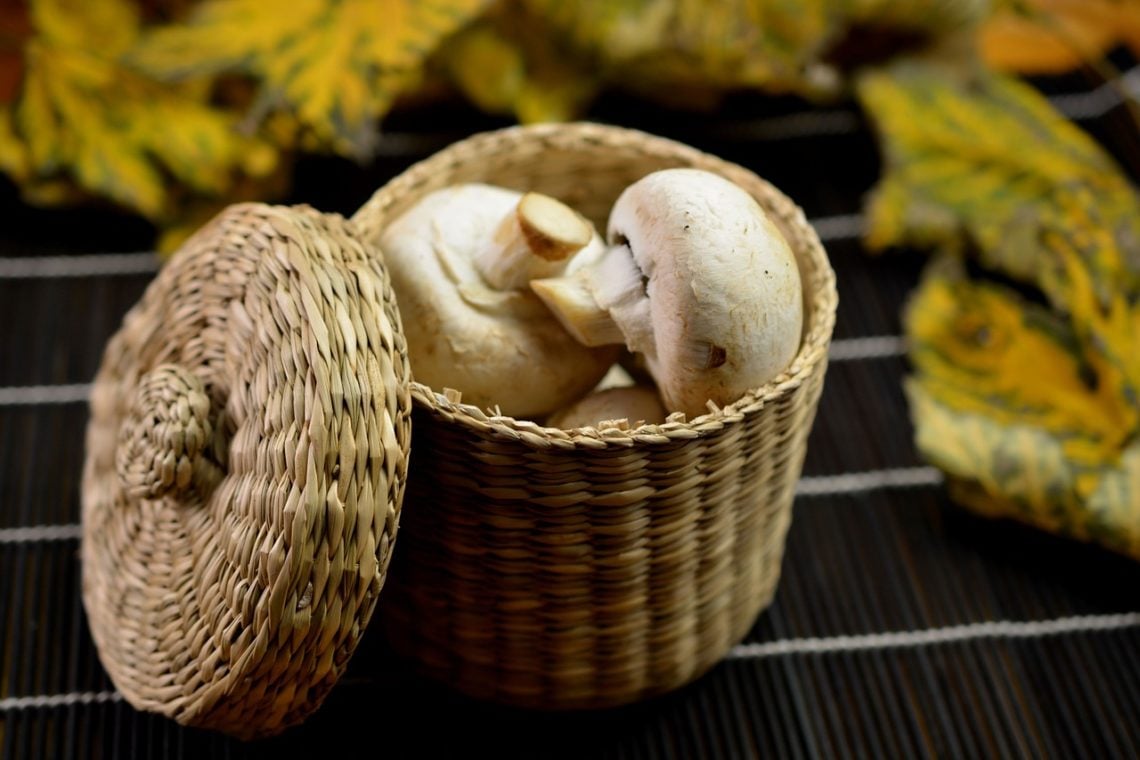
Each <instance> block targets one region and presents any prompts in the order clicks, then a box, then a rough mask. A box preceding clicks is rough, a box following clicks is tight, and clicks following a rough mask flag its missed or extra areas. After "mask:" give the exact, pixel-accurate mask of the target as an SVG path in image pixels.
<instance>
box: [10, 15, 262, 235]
mask: <svg viewBox="0 0 1140 760" xmlns="http://www.w3.org/2000/svg"><path fill="white" fill-rule="evenodd" d="M31 19H32V25H33V29H34V31H35V36H34V37H33V38H32V39H30V40H29V41H28V42H27V44H26V46H25V50H24V65H25V74H24V80H23V83H22V88H21V91H20V96H19V99H18V100H17V101H16V102H15V103H14V105H13V106H12V111H11V120H10V122H9V124H10V127H11V128H10V129H8V130H7V131H5V129H4V127H2V126H0V153H3V154H4V155H5V156H8V155H12V156H18V155H19V152H18V151H19V150H20V149H19V148H16V147H15V144H19V145H20V146H22V151H23V154H24V156H25V159H24V163H23V167H24V168H25V170H26V174H31V173H35V174H36V175H37V181H39V182H42V181H44V180H50V179H52V178H57V177H72V178H74V180H75V181H76V182H78V184H80V185H81V186H82V187H84V188H85V189H87V190H88V191H91V192H95V193H98V194H100V195H103V196H106V197H108V198H111V199H112V200H114V201H116V202H118V203H121V204H123V205H125V206H128V207H130V208H133V209H136V210H138V211H140V212H142V213H143V214H145V215H147V216H149V217H151V218H165V217H167V216H169V215H170V214H171V213H172V212H173V211H174V209H173V208H172V205H171V195H170V189H169V188H170V185H171V184H172V183H171V182H170V179H171V178H173V179H174V180H177V182H179V183H182V184H183V185H184V186H186V187H188V188H191V189H192V190H193V191H196V192H198V193H203V194H213V195H217V194H222V193H224V192H225V191H226V190H227V189H228V188H229V187H230V185H231V184H232V182H233V181H234V179H235V177H236V176H237V175H240V174H252V175H258V174H264V173H267V172H268V171H270V170H272V168H273V167H274V165H275V162H276V158H275V152H274V150H273V149H272V148H270V147H269V146H268V145H265V144H263V143H260V142H257V141H255V140H251V139H249V138H246V137H243V136H242V135H240V134H239V133H238V131H237V129H236V126H237V125H236V119H235V118H234V117H233V116H232V115H229V114H227V113H225V112H223V111H219V110H216V109H214V108H211V107H210V106H209V105H208V104H207V103H206V102H205V91H204V89H203V88H202V87H200V86H196V85H195V84H193V83H187V84H185V85H182V86H179V87H171V86H168V85H163V84H159V83H157V82H153V81H150V80H148V79H146V78H145V77H142V76H140V75H138V74H137V73H135V72H133V71H131V70H130V69H127V68H126V67H124V66H122V65H121V64H120V63H119V62H118V58H119V56H121V55H122V54H123V53H124V52H125V51H126V50H127V49H128V48H129V47H130V46H131V45H132V44H133V42H134V40H135V39H136V37H137V34H138V30H139V20H138V16H137V10H136V8H135V6H134V5H132V4H131V3H128V2H125V1H124V0H98V1H97V2H79V1H78V0H71V1H69V0H34V2H33V3H32V5H31ZM9 163H11V160H6V161H5V166H6V168H10V167H8V164H9ZM15 168H17V169H18V168H20V167H19V166H18V165H17V166H16V167H15Z"/></svg>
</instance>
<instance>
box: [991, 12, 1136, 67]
mask: <svg viewBox="0 0 1140 760" xmlns="http://www.w3.org/2000/svg"><path fill="white" fill-rule="evenodd" d="M1122 44H1125V45H1128V46H1129V47H1131V49H1132V51H1133V53H1134V54H1135V55H1140V4H1138V3H1136V2H1135V0H1004V2H998V3H996V4H995V8H994V12H993V14H992V15H991V16H990V18H989V19H987V21H986V23H985V24H984V25H983V26H982V28H981V30H980V32H979V36H978V45H979V49H980V50H981V54H982V58H983V59H984V60H985V61H986V63H987V64H989V65H990V67H991V68H993V69H996V70H1000V71H1016V72H1020V73H1023V74H1059V73H1062V72H1065V71H1069V70H1071V69H1075V68H1078V67H1079V66H1082V65H1085V64H1087V63H1089V62H1095V61H1097V60H1099V59H1100V58H1101V57H1103V56H1104V55H1105V54H1106V53H1108V52H1110V51H1111V50H1112V49H1113V48H1114V47H1116V46H1117V45H1122Z"/></svg>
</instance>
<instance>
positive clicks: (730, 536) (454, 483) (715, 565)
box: [353, 124, 837, 709]
mask: <svg viewBox="0 0 1140 760" xmlns="http://www.w3.org/2000/svg"><path fill="white" fill-rule="evenodd" d="M670 167H695V168H699V169H705V170H708V171H711V172H715V173H717V174H720V175H722V176H724V177H726V178H727V179H729V180H731V181H733V182H735V183H736V184H738V185H740V186H741V187H743V188H744V189H745V190H747V191H748V192H749V193H750V194H751V195H752V196H753V197H754V198H755V199H756V200H757V201H758V202H759V203H760V205H761V206H762V207H763V208H764V209H765V210H766V211H767V212H768V214H769V215H770V216H771V217H772V219H773V221H775V223H776V224H777V225H778V226H779V228H780V229H781V231H782V232H783V233H784V235H785V236H786V237H787V239H788V242H789V243H790V244H791V247H792V249H793V250H794V252H795V254H796V258H797V261H798V264H799V268H800V273H801V277H802V281H803V286H804V307H805V319H804V335H803V342H802V344H801V346H800V350H799V353H798V354H797V355H796V357H795V359H794V361H793V363H792V364H791V365H790V366H789V367H788V368H787V370H786V371H785V372H784V373H783V374H781V375H780V376H779V377H777V378H776V379H775V380H773V381H772V382H771V383H769V384H767V385H765V386H763V387H761V388H758V389H755V390H754V391H751V392H749V393H748V394H746V395H745V396H744V397H743V398H741V399H739V400H738V401H737V402H735V403H733V404H731V405H729V406H726V407H724V408H723V409H719V410H717V411H715V412H713V413H710V414H707V415H704V416H701V417H699V418H697V419H693V420H689V421H685V422H677V421H674V422H668V423H666V424H663V425H647V426H643V427H640V428H637V429H621V428H616V427H613V428H607V429H604V430H601V431H599V430H595V429H593V428H588V429H582V430H578V431H562V430H555V429H549V428H544V427H541V426H539V425H537V424H535V423H533V422H529V421H523V420H515V419H513V418H509V417H501V416H492V415H489V414H487V413H486V412H485V411H480V410H479V409H476V408H474V407H472V406H469V405H464V404H462V403H454V402H453V401H452V400H450V399H451V398H453V397H454V396H453V395H452V394H449V395H444V394H443V393H440V392H437V391H438V390H442V389H436V390H433V389H431V388H428V387H426V386H424V385H420V384H415V383H413V385H412V398H413V402H414V408H413V425H412V429H413V435H412V454H411V461H410V465H409V480H408V486H407V492H406V497H405V505H406V508H405V509H404V510H403V516H402V524H401V527H400V531H399V533H400V538H399V546H398V549H397V550H396V552H395V557H394V559H393V563H392V568H391V572H390V574H389V577H388V581H387V586H386V588H385V590H384V593H383V594H382V597H381V600H380V605H379V607H378V613H379V617H380V619H381V623H380V624H381V625H383V626H384V628H385V629H386V631H387V634H388V637H389V639H390V640H391V642H392V644H393V646H394V647H395V648H396V649H397V651H399V652H401V653H403V654H405V655H408V656H410V657H412V658H414V659H415V660H416V661H417V662H418V664H419V666H420V667H421V668H422V670H423V671H424V672H426V673H427V674H428V675H430V676H432V677H434V678H438V679H440V680H443V681H445V682H447V683H449V684H451V685H453V686H454V687H455V688H457V689H459V690H461V691H463V692H465V693H467V694H469V695H471V696H474V697H477V698H482V699H490V700H495V701H498V702H503V703H508V704H512V705H517V706H523V707H530V708H541V709H593V708H602V707H609V706H615V705H620V704H624V703H628V702H632V701H635V700H640V699H643V698H647V697H650V696H653V695H658V694H662V693H664V692H667V691H670V690H673V689H676V688H678V687H680V686H682V685H684V684H686V683H688V682H690V681H692V680H693V679H695V678H697V677H698V676H700V675H701V674H703V673H704V672H705V671H707V670H708V669H709V668H710V667H712V666H713V665H715V664H716V663H717V662H718V661H719V660H720V659H721V658H722V657H724V656H725V654H726V653H727V652H728V651H729V649H730V648H731V647H732V646H733V645H734V644H735V643H737V642H739V641H740V640H741V639H742V638H743V637H744V635H745V634H746V633H747V632H748V630H749V628H750V627H751V626H752V625H753V623H754V621H755V619H756V617H757V615H758V614H759V613H760V611H761V610H763V609H764V608H765V607H766V606H767V605H768V604H769V603H770V602H771V600H772V597H773V594H774V593H775V590H776V585H777V582H778V580H779V576H780V564H781V559H782V557H783V551H784V540H785V536H786V533H787V530H788V525H789V522H790V520H791V510H792V501H793V498H794V493H795V486H796V482H797V480H798V479H799V476H800V471H801V467H802V465H803V460H804V454H805V450H806V445H807V438H808V433H809V431H810V429H811V426H812V421H813V418H814V416H815V411H816V407H817V405H818V402H819V396H820V392H821V391H822V387H823V379H824V374H825V372H826V368H827V351H828V345H829V342H830V339H831V333H832V328H833V325H834V322H835V309H836V303H837V295H836V288H835V275H834V272H833V271H832V269H831V267H830V265H829V263H828V260H827V255H826V253H825V252H824V250H823V247H822V246H821V244H820V242H819V238H818V236H817V235H816V234H815V232H814V231H813V230H812V228H811V227H810V226H809V225H808V224H807V222H806V220H805V219H804V216H803V213H802V211H801V210H800V209H799V208H798V207H797V206H796V205H795V204H794V203H792V202H791V201H790V200H789V199H788V198H787V197H785V196H784V195H783V194H781V193H780V192H779V191H777V190H776V189H775V188H773V187H772V186H771V185H770V184H768V183H767V182H765V181H764V180H762V179H760V178H759V177H757V176H756V175H755V174H753V173H752V172H750V171H748V170H746V169H744V168H742V167H740V166H737V165H734V164H731V163H728V162H725V161H722V160H720V159H718V158H715V157H713V156H710V155H708V154H706V153H702V152H700V151H697V150H695V149H693V148H690V147H688V146H685V145H682V144H679V143H676V142H673V141H670V140H665V139H662V138H657V137H653V136H650V135H647V134H644V133H641V132H636V131H631V130H627V129H619V128H613V127H606V126H601V125H595V124H570V125H543V126H534V127H518V128H511V129H506V130H502V131H498V132H492V133H486V134H481V135H477V136H475V137H472V138H470V139H467V140H465V141H462V142H459V143H457V144H455V145H453V146H451V147H449V148H447V149H445V150H444V151H442V152H440V153H438V154H436V155H434V156H432V157H431V158H429V159H427V160H425V161H423V162H421V163H419V164H416V165H415V166H412V167H411V168H410V169H408V170H407V171H406V172H404V173H403V174H401V175H400V176H399V177H397V178H395V179H394V180H393V181H392V182H390V183H389V184H387V185H385V186H384V187H383V188H381V189H380V190H379V191H378V192H377V193H376V194H375V196H373V198H372V199H371V200H370V201H369V202H368V203H367V204H366V205H365V206H364V207H363V208H361V210H360V211H359V212H358V213H357V214H356V216H355V217H354V219H353V221H354V223H355V224H356V225H357V228H358V230H360V231H361V232H362V234H364V235H365V236H366V237H367V239H368V240H369V241H370V242H373V243H376V242H378V241H379V238H380V234H381V232H382V231H383V229H384V227H385V226H386V225H387V224H388V223H389V222H391V221H392V220H394V219H395V218H396V217H397V216H399V215H400V214H401V213H402V212H403V211H404V210H406V209H407V208H408V207H409V206H411V205H412V204H413V203H415V202H416V201H418V200H419V199H420V198H422V197H423V196H424V195H426V194H427V193H429V192H432V191H434V190H437V189H439V188H442V187H445V186H447V185H451V184H456V183H461V182H487V183H491V184H496V185H501V186H505V187H510V188H515V189H518V190H536V191H539V192H543V193H546V194H548V195H552V196H554V197H557V198H559V199H561V200H563V201H564V202H566V203H568V204H569V205H571V206H573V207H575V208H576V209H578V210H579V211H581V212H582V213H583V214H585V215H586V216H587V217H589V218H590V219H591V220H592V221H593V222H594V224H595V225H597V226H598V228H599V229H603V230H604V229H605V222H606V216H607V215H608V213H609V209H610V207H611V206H612V205H613V203H614V201H615V200H616V199H617V197H618V195H619V194H620V193H621V191H622V190H623V189H624V188H625V187H626V186H628V185H629V184H631V183H633V182H635V181H636V180H638V179H640V178H641V177H643V176H645V175H646V174H648V173H650V172H653V171H656V170H659V169H666V168H670ZM413 372H414V368H413Z"/></svg>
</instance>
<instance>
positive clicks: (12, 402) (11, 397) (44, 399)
mask: <svg viewBox="0 0 1140 760" xmlns="http://www.w3.org/2000/svg"><path fill="white" fill-rule="evenodd" d="M90 393H91V386H90V384H88V383H73V384H69V385H13V386H8V387H0V406H36V405H40V404H74V403H78V402H81V401H82V402H86V401H87V397H88V395H89V394H90Z"/></svg>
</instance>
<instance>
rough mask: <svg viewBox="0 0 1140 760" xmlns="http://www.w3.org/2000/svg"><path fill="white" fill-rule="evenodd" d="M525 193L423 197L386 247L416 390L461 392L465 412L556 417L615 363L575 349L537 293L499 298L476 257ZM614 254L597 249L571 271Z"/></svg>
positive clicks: (453, 191)
mask: <svg viewBox="0 0 1140 760" xmlns="http://www.w3.org/2000/svg"><path fill="white" fill-rule="evenodd" d="M522 197H523V196H522V193H519V192H516V191H513V190H507V189H504V188H499V187H493V186H490V185H482V184H476V183H471V184H464V185H456V186H453V187H448V188H444V189H442V190H438V191H436V192H433V193H430V194H429V195H426V196H424V197H423V198H422V199H421V200H420V201H419V202H418V203H417V204H416V205H415V206H414V207H412V208H411V209H409V210H408V211H407V212H405V213H404V214H403V215H401V216H400V217H399V218H398V219H396V220H395V221H393V222H392V224H390V225H389V226H388V227H387V229H386V230H385V231H384V234H383V235H382V236H381V239H380V248H381V250H382V251H383V254H384V258H385V262H386V263H387V266H388V272H389V274H390V275H391V278H392V286H393V288H394V290H395V291H396V298H397V301H398V304H399V308H400V314H401V317H402V319H403V323H404V332H405V335H406V337H407V342H408V355H409V359H410V360H411V366H412V373H413V375H414V377H415V379H416V381H417V382H420V383H423V384H425V385H428V386H430V387H431V388H433V389H435V390H443V389H444V388H453V389H455V390H458V391H461V392H462V394H463V401H464V403H468V404H473V405H475V406H478V407H481V408H487V407H490V406H495V405H497V406H498V407H499V409H500V410H501V411H502V413H503V414H507V415H510V416H513V417H535V416H539V415H544V414H548V413H549V412H551V411H553V410H555V409H558V408H560V407H562V406H565V405H566V404H569V403H570V402H572V401H573V400H574V399H576V398H579V397H580V396H582V395H583V394H584V393H586V392H588V391H589V390H590V389H591V388H592V387H594V385H595V384H596V383H597V382H598V379H599V378H601V377H602V376H603V375H604V374H605V373H606V370H607V369H608V368H609V366H610V365H611V364H612V363H613V360H614V358H615V356H616V351H617V349H616V348H615V347H604V348H600V349H599V348H587V347H585V346H582V345H581V344H579V343H578V342H576V341H575V340H574V339H573V338H572V337H571V336H570V335H569V334H568V333H567V332H566V330H565V329H564V328H563V327H562V326H561V324H560V323H559V322H558V320H557V319H556V318H555V317H554V315H553V314H551V313H550V311H549V310H548V309H547V308H546V307H545V306H544V305H543V303H542V302H541V301H540V300H539V298H538V297H537V296H536V295H535V294H534V293H532V292H531V291H530V290H529V289H524V290H495V289H493V288H491V287H490V286H489V285H488V284H487V282H486V281H485V280H484V278H483V276H482V275H481V274H480V273H479V271H478V269H477V268H476V265H475V256H476V254H477V253H478V252H479V250H480V249H481V248H482V247H483V246H485V245H486V244H487V242H488V241H489V240H490V239H491V238H492V236H493V235H494V233H495V230H496V228H497V227H498V225H499V223H500V222H501V221H502V220H503V218H504V217H505V216H506V215H508V214H511V213H513V212H514V209H515V207H516V206H517V204H518V203H519V201H520V199H521V198H522ZM604 250H605V246H604V244H603V243H602V240H601V238H600V237H599V236H598V235H597V234H596V233H595V234H594V237H593V240H591V242H590V244H589V245H588V246H586V248H584V249H583V250H582V251H580V252H579V253H578V254H576V255H575V257H574V258H573V259H572V260H571V261H570V263H569V264H568V265H567V271H573V270H574V269H576V268H577V267H580V266H583V265H586V264H588V263H589V262H590V261H591V260H593V259H595V258H597V257H598V256H600V255H601V254H602V253H603V252H604Z"/></svg>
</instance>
